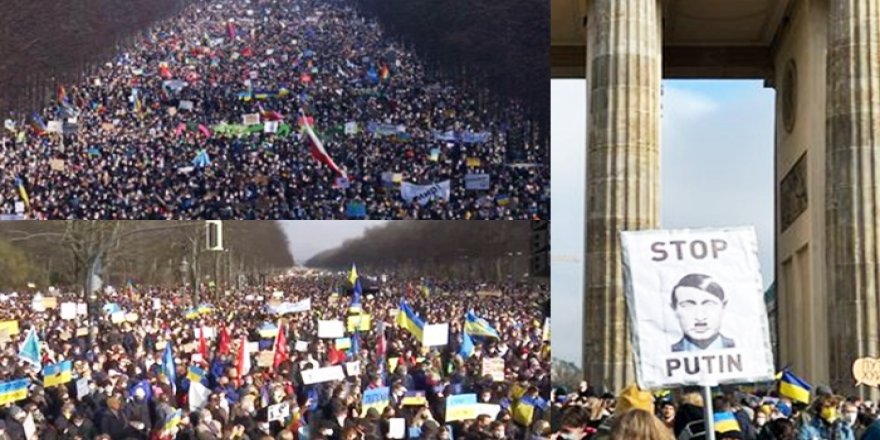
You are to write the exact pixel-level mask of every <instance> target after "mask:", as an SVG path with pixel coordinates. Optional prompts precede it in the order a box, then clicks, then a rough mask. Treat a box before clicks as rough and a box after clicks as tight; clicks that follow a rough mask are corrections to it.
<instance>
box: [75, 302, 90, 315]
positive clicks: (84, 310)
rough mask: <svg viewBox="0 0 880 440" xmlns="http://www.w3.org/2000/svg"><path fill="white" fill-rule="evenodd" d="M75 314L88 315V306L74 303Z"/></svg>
mask: <svg viewBox="0 0 880 440" xmlns="http://www.w3.org/2000/svg"><path fill="white" fill-rule="evenodd" d="M76 314H77V315H80V316H86V315H88V314H89V305H88V304H86V303H76Z"/></svg>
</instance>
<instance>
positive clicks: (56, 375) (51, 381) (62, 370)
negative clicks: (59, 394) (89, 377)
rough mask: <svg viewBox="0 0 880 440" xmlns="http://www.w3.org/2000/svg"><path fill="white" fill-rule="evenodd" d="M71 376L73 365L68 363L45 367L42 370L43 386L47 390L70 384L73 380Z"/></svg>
mask: <svg viewBox="0 0 880 440" xmlns="http://www.w3.org/2000/svg"><path fill="white" fill-rule="evenodd" d="M72 374H73V364H72V363H71V362H70V361H63V362H59V363H57V364H52V365H47V366H46V368H44V369H43V386H45V387H47V388H48V387H51V386H54V385H61V384H65V383H67V382H70V381H71V380H73V377H72Z"/></svg>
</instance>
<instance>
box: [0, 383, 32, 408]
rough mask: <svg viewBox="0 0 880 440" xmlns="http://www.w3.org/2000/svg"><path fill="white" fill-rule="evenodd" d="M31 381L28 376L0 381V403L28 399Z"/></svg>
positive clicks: (4, 403)
mask: <svg viewBox="0 0 880 440" xmlns="http://www.w3.org/2000/svg"><path fill="white" fill-rule="evenodd" d="M30 382H31V381H30V379H28V378H24V379H18V380H11V381H9V382H0V405H6V404H7V403H12V402H17V401H19V400H23V399H26V398H27V396H28V385H30Z"/></svg>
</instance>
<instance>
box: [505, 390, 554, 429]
mask: <svg viewBox="0 0 880 440" xmlns="http://www.w3.org/2000/svg"><path fill="white" fill-rule="evenodd" d="M535 408H538V409H543V410H546V409H547V402H545V401H544V399H542V398H540V397H534V398H532V397H523V398H521V399H520V400H519V402H518V403H517V404H516V405H515V406H514V408H513V414H512V416H513V421H515V422H517V423H519V424H521V425H523V426H532V421H533V419H534V418H535Z"/></svg>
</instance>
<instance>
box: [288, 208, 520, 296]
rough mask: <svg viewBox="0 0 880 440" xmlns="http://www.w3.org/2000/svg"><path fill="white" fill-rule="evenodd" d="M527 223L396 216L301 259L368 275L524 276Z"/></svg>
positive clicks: (486, 278)
mask: <svg viewBox="0 0 880 440" xmlns="http://www.w3.org/2000/svg"><path fill="white" fill-rule="evenodd" d="M530 237H531V225H530V222H529V221H527V220H521V221H494V222H468V221H394V222H388V223H386V224H384V225H382V226H379V227H374V228H370V229H367V230H366V232H365V233H364V235H363V236H362V237H360V238H356V239H350V240H346V241H345V242H344V243H343V244H342V245H341V246H339V247H338V248H334V249H330V250H327V251H324V252H321V253H319V254H317V255H315V256H314V257H312V258H310V259H309V260H308V261H307V262H306V263H305V264H306V265H307V266H311V267H318V268H324V269H337V270H342V269H347V268H349V267H350V266H351V264H352V263H355V264H357V266H358V270H359V271H361V272H364V273H366V274H372V275H378V274H380V273H399V274H403V275H411V276H424V277H452V278H456V279H462V280H467V279H471V280H483V281H504V280H509V279H516V280H520V279H522V277H523V275H524V274H525V273H526V272H527V271H528V265H529V253H530Z"/></svg>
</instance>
